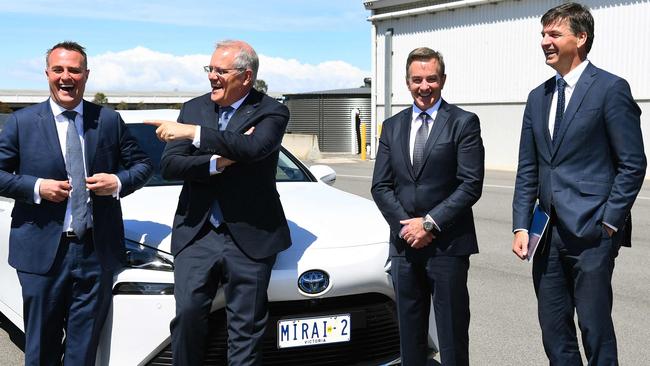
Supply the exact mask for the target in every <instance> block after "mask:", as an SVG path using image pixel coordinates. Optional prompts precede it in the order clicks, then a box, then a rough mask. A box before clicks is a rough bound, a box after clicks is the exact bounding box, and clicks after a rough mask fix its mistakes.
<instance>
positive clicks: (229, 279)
mask: <svg viewBox="0 0 650 366" xmlns="http://www.w3.org/2000/svg"><path fill="white" fill-rule="evenodd" d="M274 263H275V255H274V256H271V257H269V258H265V259H263V260H254V259H252V258H250V257H248V256H246V254H244V253H243V252H242V251H241V249H239V247H238V246H237V244H236V243H235V242H234V241H233V239H232V237H231V236H230V233H229V232H228V230H227V229H226V228H225V226H224V225H221V226H220V228H219V229H214V228H213V227H212V225H211V224H210V223H206V224H205V226H204V228H203V229H202V230H201V232H200V233H199V234H198V235H197V238H196V239H195V241H194V243H192V244H190V245H189V246H187V247H186V248H185V249H183V250H182V251H181V252H180V253H179V254H178V255H177V256H176V258H175V260H174V282H175V284H176V285H175V289H174V298H175V299H176V317H175V318H174V319H173V320H172V322H171V326H170V328H171V334H172V354H173V358H174V362H173V363H174V365H177V366H192V365H203V361H204V358H205V346H206V340H207V339H206V338H207V335H208V315H209V314H210V310H211V306H212V301H213V299H214V297H215V295H216V293H217V289H219V287H220V285H223V289H224V293H225V297H226V319H227V322H228V364H229V365H231V366H233V365H237V366H240V365H261V364H262V354H261V344H262V342H261V341H262V336H263V335H264V331H265V329H266V320H267V318H268V311H267V303H268V299H267V295H266V291H267V289H268V286H269V280H270V277H271V269H272V268H273V264H274Z"/></svg>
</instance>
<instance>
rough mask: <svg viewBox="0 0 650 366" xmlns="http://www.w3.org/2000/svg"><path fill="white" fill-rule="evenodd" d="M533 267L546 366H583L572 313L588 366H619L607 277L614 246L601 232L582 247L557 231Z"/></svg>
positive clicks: (554, 228) (559, 228) (614, 253)
mask: <svg viewBox="0 0 650 366" xmlns="http://www.w3.org/2000/svg"><path fill="white" fill-rule="evenodd" d="M550 235H551V236H550V238H549V239H550V240H549V241H548V242H547V243H546V246H545V248H544V249H543V250H542V252H541V253H537V255H536V256H535V260H534V262H533V283H534V286H535V293H536V294H537V301H538V316H539V323H540V326H541V328H542V339H543V342H544V350H545V351H546V355H547V356H548V358H549V361H550V364H551V365H582V359H581V357H580V351H579V349H578V339H577V336H576V327H575V323H574V320H573V319H574V311H575V312H576V313H577V315H578V325H579V326H580V332H581V334H582V343H583V345H584V347H585V355H586V356H587V360H588V364H589V365H594V366H595V365H618V359H617V357H618V356H617V350H616V335H615V334H614V325H613V323H612V315H611V314H612V284H611V281H612V272H613V270H614V259H615V257H616V255H617V254H618V246H617V245H616V244H614V243H613V241H612V239H611V238H609V236H608V235H607V233H606V232H605V230H603V235H602V237H601V238H600V240H597V241H596V242H595V243H594V242H592V243H586V242H584V241H581V240H579V239H577V238H575V237H572V235H570V234H569V233H567V232H566V231H565V230H563V229H562V228H561V227H558V226H551V228H550Z"/></svg>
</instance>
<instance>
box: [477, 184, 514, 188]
mask: <svg viewBox="0 0 650 366" xmlns="http://www.w3.org/2000/svg"><path fill="white" fill-rule="evenodd" d="M483 187H489V188H505V189H515V186H501V185H498V184H483Z"/></svg>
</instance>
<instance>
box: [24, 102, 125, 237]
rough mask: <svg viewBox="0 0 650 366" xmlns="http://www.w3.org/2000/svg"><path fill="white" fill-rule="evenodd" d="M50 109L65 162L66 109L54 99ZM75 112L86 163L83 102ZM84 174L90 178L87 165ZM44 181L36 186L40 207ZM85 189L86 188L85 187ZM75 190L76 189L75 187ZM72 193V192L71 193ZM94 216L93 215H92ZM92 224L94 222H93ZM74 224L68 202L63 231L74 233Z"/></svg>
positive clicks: (119, 186)
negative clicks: (72, 225)
mask: <svg viewBox="0 0 650 366" xmlns="http://www.w3.org/2000/svg"><path fill="white" fill-rule="evenodd" d="M50 108H51V109H52V114H53V115H54V122H55V125H56V133H57V135H58V137H59V146H60V147H61V154H62V155H63V161H65V147H66V142H67V131H68V118H67V117H65V116H64V115H63V112H65V111H66V109H65V108H63V107H61V106H60V105H58V104H56V103H55V102H54V101H53V100H52V98H50ZM72 110H73V111H75V112H77V115H76V117H75V124H74V125H75V128H76V129H77V133H78V134H79V139H80V141H81V154H82V156H83V161H84V162H85V161H86V146H85V145H84V134H83V113H84V108H83V101H82V102H81V103H79V105H77V106H76V107H75V108H74V109H72ZM84 172H85V175H86V177H87V176H88V167H86V164H84ZM111 175H112V176H113V177H115V179H116V180H117V189H116V190H115V192H113V197H114V198H116V199H120V195H119V192H120V190H121V189H122V182H120V178H118V177H117V175H115V174H111ZM42 181H43V178H38V179H37V180H36V184H34V203H35V204H37V205H39V204H41V200H42V199H41V195H40V189H41V182H42ZM68 181H71V179H70V177H68ZM84 188H85V187H84ZM73 189H74V187H73ZM70 193H72V191H70ZM91 215H92V214H91ZM91 222H92V220H91ZM71 223H72V204H71V202H70V200H68V203H67V205H66V208H65V217H64V218H63V231H64V232H65V231H72V227H71ZM91 226H92V224H91Z"/></svg>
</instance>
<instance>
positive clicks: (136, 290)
mask: <svg viewBox="0 0 650 366" xmlns="http://www.w3.org/2000/svg"><path fill="white" fill-rule="evenodd" d="M120 113H121V114H122V117H123V118H124V120H125V121H126V122H127V123H128V124H129V129H130V130H131V131H132V133H133V134H134V135H135V136H136V137H137V138H138V140H139V142H140V146H141V147H142V148H143V149H144V150H145V151H146V152H147V153H148V154H149V155H150V157H151V158H152V160H153V161H154V163H155V164H156V173H155V175H154V177H153V178H152V179H151V181H150V182H149V183H148V185H147V186H145V187H144V188H142V189H140V190H139V191H137V192H135V193H133V194H131V195H130V196H128V197H126V198H124V199H123V200H122V210H123V217H124V228H125V236H126V239H125V240H126V242H125V244H126V248H127V258H128V259H127V261H128V263H127V266H126V267H125V268H124V269H123V270H122V271H121V272H119V273H118V274H117V276H116V277H115V279H114V285H113V305H112V308H111V310H110V312H109V315H108V318H107V321H106V325H105V326H104V329H103V333H102V338H101V341H100V347H99V352H98V356H97V364H98V365H120V366H122V365H171V347H170V331H169V322H170V321H171V319H172V318H173V317H174V312H175V310H174V278H173V267H174V258H173V257H172V255H171V254H170V238H171V225H172V219H173V213H174V211H175V208H176V204H177V199H178V195H179V193H180V188H181V185H180V182H170V181H165V180H163V179H162V178H161V177H160V174H159V170H158V166H157V163H158V162H159V161H160V155H161V153H162V150H163V148H164V144H163V143H162V142H160V141H158V139H156V137H155V134H154V132H153V128H152V127H151V126H147V125H144V124H142V123H141V121H142V120H145V119H168V120H175V119H176V118H177V116H178V111H177V110H157V111H154V110H152V111H121V112H120ZM335 179H336V173H335V172H334V171H333V170H332V169H331V168H329V167H327V166H323V165H314V166H311V168H307V167H305V166H304V165H303V164H302V163H301V162H300V161H298V159H296V158H295V157H294V156H292V155H291V154H290V153H289V152H288V151H287V150H285V149H284V148H283V149H282V151H281V153H280V158H279V161H278V168H277V182H278V183H277V187H278V191H279V193H280V196H281V200H282V205H283V207H284V210H285V214H286V216H287V219H288V221H289V227H290V230H291V239H292V242H293V245H292V246H291V247H290V248H289V249H287V250H285V251H284V252H282V253H280V254H279V255H278V257H277V261H276V263H275V266H274V268H273V273H272V276H271V283H270V286H269V289H268V296H269V301H270V304H269V312H270V314H269V321H268V325H267V331H266V334H265V339H264V343H263V353H264V364H265V365H283V366H287V365H300V366H303V365H310V366H318V365H384V364H397V363H399V333H398V327H397V319H396V312H395V302H394V293H393V289H392V285H391V279H390V262H389V258H388V243H387V239H388V226H387V225H386V223H385V221H384V219H383V218H382V216H381V214H380V213H379V211H378V210H377V208H376V207H375V205H374V203H373V202H372V201H369V200H367V199H365V198H361V197H359V196H356V195H353V194H350V193H346V192H343V191H340V190H338V189H335V188H333V187H330V185H329V184H332V183H333V182H334V180H335ZM12 207H13V201H12V200H9V199H6V198H1V197H0V312H2V313H3V314H4V315H5V316H6V317H7V318H8V319H9V320H10V321H11V322H12V323H14V324H15V326H16V327H18V328H19V329H21V330H22V329H23V318H22V298H21V292H20V284H19V282H18V277H17V275H16V271H15V270H14V269H13V268H11V267H10V266H9V265H8V263H7V254H8V253H7V251H8V238H9V227H10V221H11V215H10V213H11V210H12ZM223 308H224V297H223V293H221V292H219V293H218V294H217V296H216V298H215V300H214V302H213V306H212V311H213V312H212V313H211V315H210V333H209V341H208V342H207V351H206V357H207V359H206V361H205V365H225V364H227V361H226V347H227V346H226V344H227V332H226V327H225V311H224V309H223ZM432 318H433V317H432ZM434 329H435V328H434V325H433V324H431V325H430V330H432V331H433V332H430V333H431V334H435V331H434ZM434 337H435V336H434ZM430 343H431V345H432V349H433V348H434V347H435V346H434V344H433V342H430Z"/></svg>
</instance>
